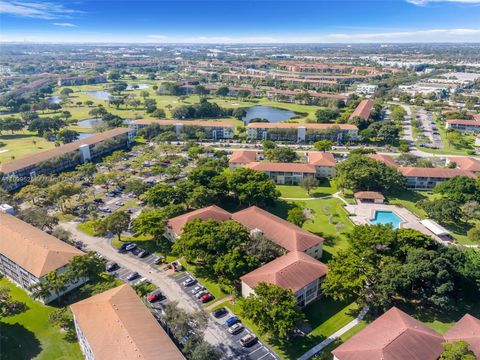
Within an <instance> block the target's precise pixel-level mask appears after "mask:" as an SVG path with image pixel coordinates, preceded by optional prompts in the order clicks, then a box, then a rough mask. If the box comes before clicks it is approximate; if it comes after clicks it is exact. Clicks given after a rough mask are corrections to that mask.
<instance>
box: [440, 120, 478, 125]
mask: <svg viewBox="0 0 480 360" xmlns="http://www.w3.org/2000/svg"><path fill="white" fill-rule="evenodd" d="M447 123H448V124H451V125H469V126H480V120H464V119H452V120H447Z"/></svg>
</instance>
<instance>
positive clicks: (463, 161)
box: [448, 156, 480, 172]
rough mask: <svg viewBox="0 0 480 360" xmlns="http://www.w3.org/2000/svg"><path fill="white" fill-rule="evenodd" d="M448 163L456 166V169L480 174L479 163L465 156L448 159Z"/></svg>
mask: <svg viewBox="0 0 480 360" xmlns="http://www.w3.org/2000/svg"><path fill="white" fill-rule="evenodd" d="M448 160H449V161H451V162H454V163H455V164H457V168H459V169H461V170H467V171H471V172H480V161H479V160H477V159H474V158H471V157H467V156H461V157H460V156H459V157H450V158H448Z"/></svg>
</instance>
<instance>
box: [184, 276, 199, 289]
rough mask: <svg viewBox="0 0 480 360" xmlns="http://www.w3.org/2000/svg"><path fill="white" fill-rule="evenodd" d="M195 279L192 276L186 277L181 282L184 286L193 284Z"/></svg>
mask: <svg viewBox="0 0 480 360" xmlns="http://www.w3.org/2000/svg"><path fill="white" fill-rule="evenodd" d="M196 281H197V280H195V279H194V278H191V277H190V278H188V279H187V280H185V281H184V282H183V283H182V284H183V286H185V287H189V286H192V285H193V284H195V283H196Z"/></svg>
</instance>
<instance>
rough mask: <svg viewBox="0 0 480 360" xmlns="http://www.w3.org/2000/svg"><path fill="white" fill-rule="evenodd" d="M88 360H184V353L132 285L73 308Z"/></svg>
mask: <svg viewBox="0 0 480 360" xmlns="http://www.w3.org/2000/svg"><path fill="white" fill-rule="evenodd" d="M70 309H71V310H72V313H73V319H74V324H75V330H76V332H77V337H78V342H79V343H80V347H81V349H82V352H83V354H84V356H85V359H87V360H111V359H115V360H132V359H143V360H184V359H185V357H184V356H183V355H182V353H181V352H180V350H178V348H177V347H176V346H175V344H174V342H173V341H172V339H170V337H169V336H168V335H167V333H166V332H165V330H164V329H163V328H162V327H161V325H160V324H159V323H158V321H157V320H156V319H155V318H154V317H153V315H152V313H151V312H150V311H149V310H148V309H147V308H146V307H145V304H144V303H143V302H142V300H141V299H140V297H139V296H138V295H137V293H136V292H135V290H133V289H132V288H131V287H130V285H128V284H123V285H120V286H118V287H116V288H113V289H110V290H107V291H105V292H103V293H101V294H98V295H94V296H92V297H90V298H88V299H85V300H82V301H80V302H77V303H75V304H73V305H71V306H70Z"/></svg>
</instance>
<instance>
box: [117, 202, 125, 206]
mask: <svg viewBox="0 0 480 360" xmlns="http://www.w3.org/2000/svg"><path fill="white" fill-rule="evenodd" d="M115 205H117V206H123V205H125V203H124V202H123V201H116V202H115Z"/></svg>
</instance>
